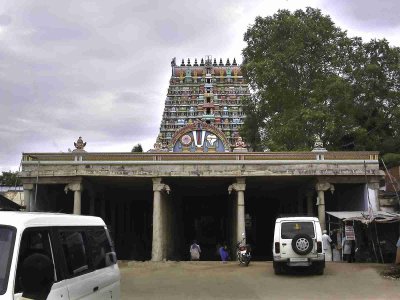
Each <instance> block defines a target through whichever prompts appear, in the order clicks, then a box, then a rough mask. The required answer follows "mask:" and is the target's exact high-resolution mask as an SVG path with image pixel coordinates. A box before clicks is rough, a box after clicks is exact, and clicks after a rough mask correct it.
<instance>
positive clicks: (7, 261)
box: [0, 225, 16, 295]
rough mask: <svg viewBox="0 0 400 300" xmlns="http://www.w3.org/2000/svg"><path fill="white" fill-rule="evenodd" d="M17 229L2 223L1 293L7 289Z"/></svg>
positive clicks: (0, 251) (0, 229)
mask: <svg viewBox="0 0 400 300" xmlns="http://www.w3.org/2000/svg"><path fill="white" fill-rule="evenodd" d="M15 232H16V229H15V228H14V227H11V226H3V225H0V295H3V294H5V292H6V291H7V284H8V276H9V275H10V266H11V259H12V255H13V249H14V242H15Z"/></svg>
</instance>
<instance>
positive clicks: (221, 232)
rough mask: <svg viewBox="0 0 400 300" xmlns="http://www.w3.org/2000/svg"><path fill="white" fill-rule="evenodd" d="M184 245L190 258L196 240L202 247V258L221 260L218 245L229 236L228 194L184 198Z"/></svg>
mask: <svg viewBox="0 0 400 300" xmlns="http://www.w3.org/2000/svg"><path fill="white" fill-rule="evenodd" d="M182 200H183V201H182V204H183V222H184V232H183V234H184V245H186V246H187V249H186V254H187V255H186V256H187V259H189V246H190V244H191V242H192V241H193V240H196V241H197V242H198V243H199V245H200V247H201V250H202V252H201V260H219V256H218V253H217V245H218V244H222V243H224V242H227V239H228V238H229V228H228V226H229V224H228V223H229V220H228V196H227V195H225V196H222V195H219V196H217V195H214V196H213V197H190V198H189V197H188V198H184V199H182Z"/></svg>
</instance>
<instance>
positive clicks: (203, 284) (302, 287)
mask: <svg viewBox="0 0 400 300" xmlns="http://www.w3.org/2000/svg"><path fill="white" fill-rule="evenodd" d="M383 268H384V266H382V265H377V264H355V263H354V264H348V263H328V264H327V266H326V268H325V274H324V275H322V276H317V275H311V274H304V272H295V273H292V274H287V275H280V276H276V275H274V272H273V268H272V263H271V262H252V263H251V264H250V266H249V267H247V268H246V267H240V266H238V265H237V263H236V262H229V263H227V264H222V263H220V262H161V263H153V262H134V263H129V265H127V264H121V267H120V269H121V277H122V278H121V296H122V299H162V300H169V299H174V300H177V299H335V300H337V299H398V297H399V295H400V281H399V280H390V279H385V278H383V277H382V276H380V275H379V272H380V271H381V270H382V269H383Z"/></svg>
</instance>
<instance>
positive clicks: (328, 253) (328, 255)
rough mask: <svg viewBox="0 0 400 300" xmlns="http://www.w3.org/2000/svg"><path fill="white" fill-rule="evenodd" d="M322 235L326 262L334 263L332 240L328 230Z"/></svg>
mask: <svg viewBox="0 0 400 300" xmlns="http://www.w3.org/2000/svg"><path fill="white" fill-rule="evenodd" d="M322 233H323V234H322V247H323V248H324V252H325V261H332V247H331V243H332V239H331V238H330V236H329V235H328V234H327V232H326V230H324V231H323V232H322Z"/></svg>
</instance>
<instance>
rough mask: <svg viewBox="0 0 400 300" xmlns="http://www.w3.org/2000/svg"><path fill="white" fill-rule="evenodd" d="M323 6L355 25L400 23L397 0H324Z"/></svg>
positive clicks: (399, 8) (399, 3)
mask: <svg viewBox="0 0 400 300" xmlns="http://www.w3.org/2000/svg"><path fill="white" fill-rule="evenodd" d="M322 3H323V6H324V7H326V8H327V9H328V10H331V11H336V12H337V13H338V15H339V16H340V15H341V16H342V17H346V18H348V19H349V20H352V22H353V23H354V24H355V25H356V26H360V27H361V26H364V27H365V26H368V27H371V28H376V27H391V26H399V25H400V18H399V13H400V1H398V0H351V1H348V0H335V1H330V0H324V1H322Z"/></svg>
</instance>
